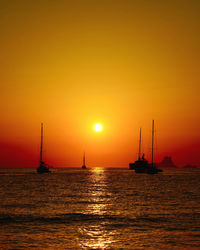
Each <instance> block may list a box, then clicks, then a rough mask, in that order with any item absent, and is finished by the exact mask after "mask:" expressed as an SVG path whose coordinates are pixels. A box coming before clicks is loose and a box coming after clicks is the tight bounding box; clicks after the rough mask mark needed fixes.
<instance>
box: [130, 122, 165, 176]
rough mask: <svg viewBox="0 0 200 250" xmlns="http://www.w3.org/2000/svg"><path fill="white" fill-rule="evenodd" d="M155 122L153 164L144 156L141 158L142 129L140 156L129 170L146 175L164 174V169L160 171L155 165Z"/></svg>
mask: <svg viewBox="0 0 200 250" xmlns="http://www.w3.org/2000/svg"><path fill="white" fill-rule="evenodd" d="M153 157H154V120H153V122H152V163H149V162H148V161H147V160H146V159H145V158H144V154H143V155H142V157H141V129H140V139H139V155H138V160H136V161H135V162H134V163H129V169H134V170H135V172H136V173H146V174H157V173H158V172H162V171H163V170H162V169H158V168H157V167H156V166H155V163H154V158H153Z"/></svg>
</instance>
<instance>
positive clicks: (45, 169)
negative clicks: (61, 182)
mask: <svg viewBox="0 0 200 250" xmlns="http://www.w3.org/2000/svg"><path fill="white" fill-rule="evenodd" d="M42 153H43V123H41V143H40V164H39V167H38V168H37V172H38V173H39V174H43V173H50V172H51V171H50V169H49V167H48V165H47V164H45V162H44V161H43V159H42Z"/></svg>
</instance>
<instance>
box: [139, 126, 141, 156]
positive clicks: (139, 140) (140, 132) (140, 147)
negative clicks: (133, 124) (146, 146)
mask: <svg viewBox="0 0 200 250" xmlns="http://www.w3.org/2000/svg"><path fill="white" fill-rule="evenodd" d="M140 156H141V128H140V139H139V160H140Z"/></svg>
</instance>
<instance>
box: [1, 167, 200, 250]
mask: <svg viewBox="0 0 200 250" xmlns="http://www.w3.org/2000/svg"><path fill="white" fill-rule="evenodd" d="M0 249H200V169H166V170H164V172H162V173H159V174H156V175H148V174H136V173H135V172H134V171H133V170H129V169H128V168H127V169H126V168H110V169H106V168H101V167H95V168H87V169H81V168H80V169H79V168H60V169H59V168H54V169H52V173H48V174H37V173H36V169H33V168H21V169H11V168H10V169H0Z"/></svg>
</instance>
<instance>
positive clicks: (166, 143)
mask: <svg viewBox="0 0 200 250" xmlns="http://www.w3.org/2000/svg"><path fill="white" fill-rule="evenodd" d="M0 31H1V36H0V106H1V112H0V121H1V122H0V131H1V132H0V166H2V167H6V166H37V165H38V162H39V145H40V123H41V122H43V123H44V160H46V161H47V162H48V163H49V164H50V165H53V166H72V167H73V166H81V164H82V154H83V151H86V165H87V166H90V167H92V166H104V167H128V163H129V162H132V161H134V160H136V158H137V153H138V137H139V128H140V127H141V128H142V150H143V151H144V152H145V154H146V156H147V158H148V159H149V160H150V152H151V123H152V119H154V120H155V127H156V135H155V136H156V140H155V146H156V149H155V160H156V161H160V160H161V159H162V158H163V156H165V155H169V156H172V159H173V160H174V162H175V164H177V165H178V166H182V165H184V164H188V163H190V164H195V165H198V166H200V156H199V155H200V154H199V153H200V112H199V107H200V98H199V95H200V76H199V68H200V67H199V66H200V46H199V44H200V1H199V0H196V1H194V0H190V1H188V0H187V1H185V0H172V1H170V0H169V1H158V0H157V1H155V0H135V1H134V0H132V1H131V0H120V1H119V0H115V1H111V0H106V1H104V0H96V1H94V0H93V1H86V0H82V1H76V0H73V1H67V0H66V1H64V0H63V1H61V0H56V1H55V0H29V1H27V0H24V1H22V0H18V1H16V0H0ZM96 122H99V123H101V124H102V125H103V128H104V129H103V131H102V132H101V133H96V132H94V130H93V128H92V127H93V125H94V124H95V123H96Z"/></svg>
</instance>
